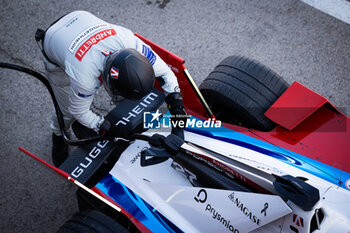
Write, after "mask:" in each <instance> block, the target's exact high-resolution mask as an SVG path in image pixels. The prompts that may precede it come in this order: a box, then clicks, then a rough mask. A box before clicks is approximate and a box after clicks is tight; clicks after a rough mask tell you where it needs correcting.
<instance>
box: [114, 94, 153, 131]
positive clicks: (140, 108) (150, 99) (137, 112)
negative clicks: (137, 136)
mask: <svg viewBox="0 0 350 233" xmlns="http://www.w3.org/2000/svg"><path fill="white" fill-rule="evenodd" d="M157 97H158V95H157V94H156V93H154V92H151V93H149V94H148V95H147V96H146V97H144V98H143V100H142V101H141V102H140V103H139V104H138V105H136V107H135V108H133V109H132V110H131V111H130V112H128V113H127V114H126V116H125V117H122V119H120V120H119V121H118V122H117V123H116V124H115V125H116V126H118V125H119V124H122V125H127V124H128V123H129V122H130V120H131V119H132V118H135V117H137V116H138V115H140V114H141V113H142V111H143V110H144V109H145V108H146V107H147V106H149V105H150V104H151V103H152V102H153V101H154V100H155V99H156V98H157Z"/></svg>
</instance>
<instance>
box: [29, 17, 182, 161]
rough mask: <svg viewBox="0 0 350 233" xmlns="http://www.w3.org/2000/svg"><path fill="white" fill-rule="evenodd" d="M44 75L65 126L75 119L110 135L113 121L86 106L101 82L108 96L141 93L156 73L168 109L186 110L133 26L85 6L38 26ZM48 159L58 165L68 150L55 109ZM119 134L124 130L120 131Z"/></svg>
mask: <svg viewBox="0 0 350 233" xmlns="http://www.w3.org/2000/svg"><path fill="white" fill-rule="evenodd" d="M35 39H36V40H37V41H38V42H40V41H41V43H39V45H40V47H41V50H42V53H43V60H44V65H45V69H46V76H47V78H48V80H49V82H50V84H51V86H52V88H53V90H54V94H55V96H56V99H57V102H58V105H59V107H60V109H61V111H62V113H63V117H64V124H65V130H66V131H67V130H68V129H69V128H70V126H71V124H72V123H73V121H74V120H77V121H78V122H79V123H80V124H82V125H83V126H85V127H87V128H89V129H93V130H95V132H97V133H99V134H103V135H105V136H106V137H107V138H108V139H113V138H114V136H116V135H118V132H116V129H115V126H114V125H111V124H110V123H109V122H108V121H107V120H105V119H104V117H103V116H101V115H99V114H96V113H94V112H93V111H92V110H91V109H90V106H91V104H92V101H93V98H94V94H95V92H96V91H97V89H98V88H99V87H100V86H101V85H102V84H103V86H104V87H105V89H106V91H107V92H108V93H109V94H110V96H111V97H112V98H113V99H115V98H116V97H117V96H122V97H124V98H128V99H141V98H142V97H143V96H144V95H146V94H147V93H148V92H150V91H151V89H152V88H153V85H154V78H155V77H157V79H158V80H159V82H160V84H161V87H162V89H163V91H164V92H165V94H166V95H167V96H166V103H167V104H168V108H169V109H170V112H171V114H173V115H186V111H185V108H184V104H183V101H182V94H181V93H180V89H179V86H178V82H177V79H176V76H175V75H174V73H173V72H172V71H171V70H170V68H169V67H168V66H167V65H166V64H165V62H164V61H163V60H162V59H161V58H160V57H159V56H158V55H157V54H156V53H155V52H153V51H152V49H151V48H150V47H149V46H148V45H146V44H145V43H143V42H142V41H141V40H140V39H139V38H138V37H136V36H135V35H134V34H133V32H131V31H130V30H129V29H126V28H124V27H121V26H117V25H113V24H109V23H107V22H105V21H103V20H101V19H99V18H97V17H96V16H95V15H93V14H91V13H89V12H86V11H74V12H71V13H69V14H66V15H65V16H63V17H61V18H60V19H58V20H57V21H56V22H54V23H53V24H52V25H51V26H50V27H49V28H48V29H47V30H46V31H44V30H42V29H38V30H37V32H36V35H35ZM50 127H51V129H52V130H53V134H52V144H53V147H52V159H53V162H54V164H55V166H59V165H60V164H61V163H63V162H64V160H65V159H66V158H67V156H68V145H67V144H66V143H65V141H64V139H63V136H62V134H61V131H60V129H59V124H58V120H57V117H56V114H55V112H53V115H52V119H51V125H50ZM119 135H123V134H122V132H119Z"/></svg>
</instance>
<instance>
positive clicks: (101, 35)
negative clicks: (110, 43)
mask: <svg viewBox="0 0 350 233" xmlns="http://www.w3.org/2000/svg"><path fill="white" fill-rule="evenodd" d="M116 34H117V32H116V31H115V30H114V29H106V30H104V31H101V32H98V33H96V34H95V35H93V36H91V37H90V38H89V39H88V40H86V41H85V42H84V43H83V44H82V45H81V46H80V47H79V48H78V50H77V52H76V53H75V57H76V58H77V59H78V60H79V61H81V60H82V59H83V57H84V56H85V54H86V53H87V52H88V51H89V50H90V49H91V47H92V46H94V45H95V44H97V43H98V42H100V41H102V40H104V39H106V38H108V37H110V36H113V35H116Z"/></svg>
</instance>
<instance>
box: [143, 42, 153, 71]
mask: <svg viewBox="0 0 350 233" xmlns="http://www.w3.org/2000/svg"><path fill="white" fill-rule="evenodd" d="M142 54H143V55H144V56H145V57H147V59H148V60H149V62H150V63H151V64H152V66H153V65H154V63H155V62H156V59H157V57H156V55H155V54H154V53H153V51H152V50H151V49H150V48H149V47H147V46H146V45H142Z"/></svg>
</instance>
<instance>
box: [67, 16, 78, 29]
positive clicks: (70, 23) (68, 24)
mask: <svg viewBox="0 0 350 233" xmlns="http://www.w3.org/2000/svg"><path fill="white" fill-rule="evenodd" d="M77 20H78V18H77V17H75V18H74V19H72V20H71V21H70V22H69V23H67V24H66V28H67V27H69V26H70V25H72V24H73V23H74V22H75V21H77Z"/></svg>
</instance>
